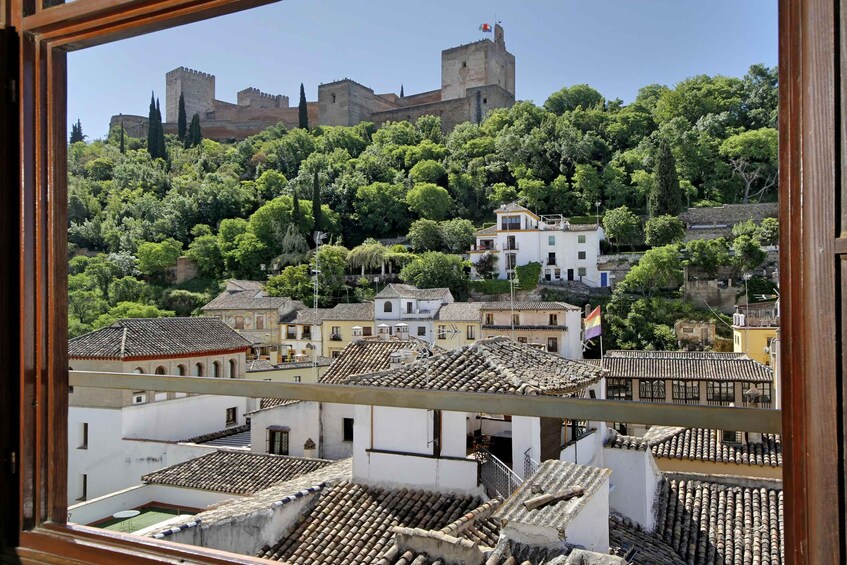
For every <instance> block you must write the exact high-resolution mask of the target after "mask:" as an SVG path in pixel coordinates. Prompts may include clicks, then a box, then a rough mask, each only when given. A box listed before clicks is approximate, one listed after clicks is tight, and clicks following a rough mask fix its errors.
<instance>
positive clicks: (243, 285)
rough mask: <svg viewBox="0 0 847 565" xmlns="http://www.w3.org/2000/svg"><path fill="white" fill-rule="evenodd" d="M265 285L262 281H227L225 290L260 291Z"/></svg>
mask: <svg viewBox="0 0 847 565" xmlns="http://www.w3.org/2000/svg"><path fill="white" fill-rule="evenodd" d="M263 288H265V283H263V282H262V281H248V280H244V279H227V281H226V289H227V290H262V289H263Z"/></svg>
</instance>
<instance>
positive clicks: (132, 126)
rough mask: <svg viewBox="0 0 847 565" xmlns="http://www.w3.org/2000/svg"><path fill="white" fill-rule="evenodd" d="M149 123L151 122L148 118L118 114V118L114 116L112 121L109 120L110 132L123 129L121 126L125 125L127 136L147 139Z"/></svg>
mask: <svg viewBox="0 0 847 565" xmlns="http://www.w3.org/2000/svg"><path fill="white" fill-rule="evenodd" d="M148 122H149V120H148V119H147V116H135V115H132V114H118V115H117V116H112V119H111V120H109V130H111V129H112V128H119V127H121V124H123V125H124V132H126V135H128V136H131V137H141V138H146V137H147V127H148Z"/></svg>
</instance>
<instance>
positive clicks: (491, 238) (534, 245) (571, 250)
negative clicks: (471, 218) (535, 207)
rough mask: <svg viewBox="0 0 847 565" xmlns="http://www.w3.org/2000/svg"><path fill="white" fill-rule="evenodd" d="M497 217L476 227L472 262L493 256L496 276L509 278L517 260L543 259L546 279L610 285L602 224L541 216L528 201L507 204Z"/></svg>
mask: <svg viewBox="0 0 847 565" xmlns="http://www.w3.org/2000/svg"><path fill="white" fill-rule="evenodd" d="M495 213H496V214H497V222H496V223H495V224H494V225H493V226H489V227H487V228H485V229H482V230H480V231H478V232H476V245H475V246H474V248H473V249H471V250H470V254H471V262H473V263H474V264H477V263H479V261H480V259H482V258H483V256H484V257H486V258H488V257H491V256H493V257H494V258H495V263H496V272H497V278H499V279H508V278H510V275H511V273H512V271H513V269H514V268H515V267H517V266H522V265H526V264H529V263H540V264H541V266H542V267H541V278H542V279H544V280H547V281H580V282H582V283H584V284H586V285H588V286H592V287H605V286H610V285H611V282H610V279H609V273H608V271H600V270H598V268H597V258H598V257H599V256H600V241H601V240H603V239H605V233H604V232H603V228H601V227H600V226H599V225H597V224H572V223H570V222H569V221H568V219H567V218H565V217H564V216H562V215H560V214H556V215H547V216H537V215H535V214H534V213H532V212H531V211H529V210H527V209H526V208H524V207H523V206H519V205H517V204H504V205H503V206H501V207H500V208H498V209H497V210H496V211H495Z"/></svg>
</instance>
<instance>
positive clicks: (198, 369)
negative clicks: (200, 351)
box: [194, 363, 203, 377]
mask: <svg viewBox="0 0 847 565" xmlns="http://www.w3.org/2000/svg"><path fill="white" fill-rule="evenodd" d="M194 376H195V377H202V376H203V363H195V364H194Z"/></svg>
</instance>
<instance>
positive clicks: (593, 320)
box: [582, 306, 603, 341]
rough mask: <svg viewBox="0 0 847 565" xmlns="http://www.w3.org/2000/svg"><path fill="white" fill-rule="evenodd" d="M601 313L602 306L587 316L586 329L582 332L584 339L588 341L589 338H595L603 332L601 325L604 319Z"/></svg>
mask: <svg viewBox="0 0 847 565" xmlns="http://www.w3.org/2000/svg"><path fill="white" fill-rule="evenodd" d="M601 318H602V317H601V315H600V307H599V306H598V307H597V308H595V309H594V311H593V312H591V314H589V315H588V316H586V317H585V322H584V324H583V325H584V327H585V331H583V333H582V340H583V341H588V340H589V339H594V338H595V337H597V336H598V335H600V334H601V333H603V327H602V325H601V323H602V319H601Z"/></svg>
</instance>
